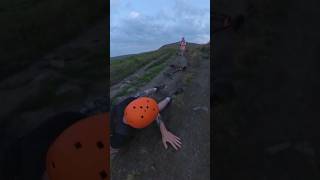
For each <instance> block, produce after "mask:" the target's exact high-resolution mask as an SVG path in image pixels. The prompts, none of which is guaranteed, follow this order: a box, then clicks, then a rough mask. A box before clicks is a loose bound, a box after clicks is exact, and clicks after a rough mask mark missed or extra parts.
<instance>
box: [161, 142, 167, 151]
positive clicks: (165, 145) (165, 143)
mask: <svg viewBox="0 0 320 180" xmlns="http://www.w3.org/2000/svg"><path fill="white" fill-rule="evenodd" d="M162 143H163V145H164V148H165V149H168V145H167V142H166V141H162Z"/></svg>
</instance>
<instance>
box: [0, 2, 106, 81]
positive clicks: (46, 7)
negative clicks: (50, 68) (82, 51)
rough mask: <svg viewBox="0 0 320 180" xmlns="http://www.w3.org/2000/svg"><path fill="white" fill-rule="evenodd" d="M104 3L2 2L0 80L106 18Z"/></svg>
mask: <svg viewBox="0 0 320 180" xmlns="http://www.w3.org/2000/svg"><path fill="white" fill-rule="evenodd" d="M105 6H106V1H86V0H67V1H65V0H41V1H40V0H30V1H27V0H17V1H10V0H4V1H1V3H0V7H1V8H0V13H1V16H0V21H1V22H2V24H3V26H2V27H1V29H0V41H1V42H2V43H1V44H2V45H0V59H1V60H0V80H1V79H3V78H5V77H7V76H9V75H11V74H13V73H16V72H19V71H21V70H23V69H24V68H26V67H27V66H29V65H31V64H32V63H34V62H35V60H36V59H37V58H38V59H39V57H41V56H42V55H44V54H45V53H47V52H49V51H51V50H52V49H54V48H56V47H58V46H59V45H62V44H64V43H66V42H67V41H69V40H70V39H72V38H74V37H76V36H77V35H78V34H79V33H81V32H83V31H84V30H86V29H88V28H89V27H90V26H91V25H92V24H93V23H95V22H96V21H98V20H99V19H102V18H105V17H106V16H107V14H106V13H105V12H106V11H105Z"/></svg>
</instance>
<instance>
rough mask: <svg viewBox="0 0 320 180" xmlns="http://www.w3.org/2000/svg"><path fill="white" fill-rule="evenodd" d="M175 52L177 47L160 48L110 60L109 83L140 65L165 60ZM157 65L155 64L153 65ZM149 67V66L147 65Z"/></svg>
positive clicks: (131, 72)
mask: <svg viewBox="0 0 320 180" xmlns="http://www.w3.org/2000/svg"><path fill="white" fill-rule="evenodd" d="M176 53H177V47H176V46H172V47H169V48H160V49H159V50H156V51H151V52H146V53H141V54H137V55H132V56H129V57H126V58H123V59H120V60H116V61H111V62H110V83H111V85H114V84H116V83H118V82H120V81H121V80H123V79H124V78H126V77H128V76H129V75H131V74H133V73H134V72H136V71H137V70H138V69H140V68H141V67H143V66H145V65H147V64H149V63H152V62H153V61H154V60H157V59H159V58H160V59H161V60H160V61H159V62H160V63H161V62H163V61H165V60H167V59H168V58H169V57H171V56H172V55H175V54H176ZM156 65H159V64H155V65H154V66H156ZM149 68H151V67H149Z"/></svg>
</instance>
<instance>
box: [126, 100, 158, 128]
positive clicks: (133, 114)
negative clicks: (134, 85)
mask: <svg viewBox="0 0 320 180" xmlns="http://www.w3.org/2000/svg"><path fill="white" fill-rule="evenodd" d="M158 114H159V107H158V104H157V102H156V101H155V100H154V99H152V98H148V97H140V98H138V99H135V100H133V101H132V102H130V103H129V104H128V105H127V107H126V109H125V111H124V118H125V120H126V123H127V124H128V125H130V126H132V127H134V128H137V129H140V128H145V127H147V126H148V125H149V124H151V123H152V122H153V121H154V120H155V119H156V117H157V116H158Z"/></svg>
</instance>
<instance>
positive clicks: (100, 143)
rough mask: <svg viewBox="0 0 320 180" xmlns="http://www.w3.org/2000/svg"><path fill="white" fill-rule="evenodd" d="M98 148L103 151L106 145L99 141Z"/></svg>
mask: <svg viewBox="0 0 320 180" xmlns="http://www.w3.org/2000/svg"><path fill="white" fill-rule="evenodd" d="M97 147H98V148H99V149H103V148H104V145H103V143H102V142H101V141H98V142H97Z"/></svg>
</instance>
